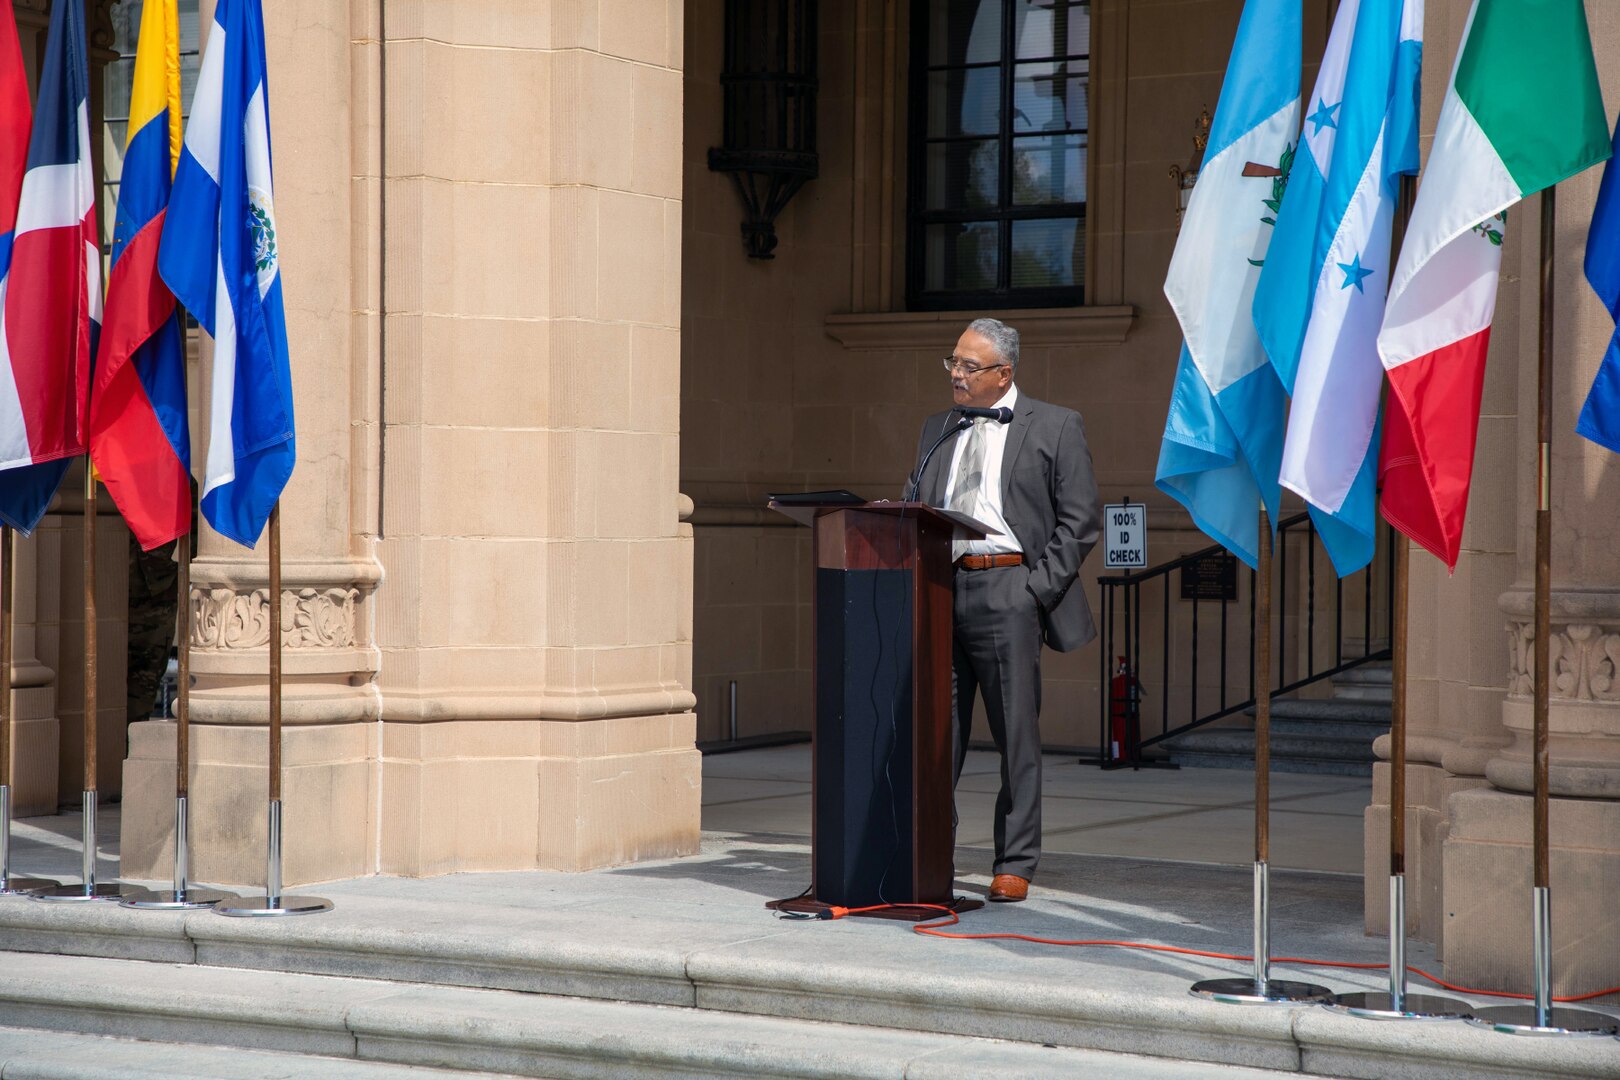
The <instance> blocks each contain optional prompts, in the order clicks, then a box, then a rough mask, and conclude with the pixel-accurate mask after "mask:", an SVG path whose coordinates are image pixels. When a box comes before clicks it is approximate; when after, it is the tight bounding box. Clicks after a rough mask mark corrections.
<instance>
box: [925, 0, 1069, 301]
mask: <svg viewBox="0 0 1620 1080" xmlns="http://www.w3.org/2000/svg"><path fill="white" fill-rule="evenodd" d="M1090 53H1091V4H1090V0H914V7H913V15H912V52H911V94H910V102H911V133H910V169H909V177H910V180H909V190H908V193H907V203H908V214H907V221H908V229H907V233H908V236H907V270H908V273H907V283H906V294H907V302H908V304H909V306H911V307H913V308H923V309H951V308H983V307H1002V308H1010V307H1044V306H1057V305H1071V304H1080V303H1081V302H1082V300H1083V295H1082V290H1083V285H1084V277H1085V224H1086V133H1087V102H1086V94H1087V76H1088V74H1089V70H1090Z"/></svg>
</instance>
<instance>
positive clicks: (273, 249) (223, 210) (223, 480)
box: [158, 0, 297, 547]
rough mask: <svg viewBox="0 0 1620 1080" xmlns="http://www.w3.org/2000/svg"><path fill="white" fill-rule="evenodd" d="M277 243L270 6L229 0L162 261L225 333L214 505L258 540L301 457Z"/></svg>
mask: <svg viewBox="0 0 1620 1080" xmlns="http://www.w3.org/2000/svg"><path fill="white" fill-rule="evenodd" d="M278 242H279V241H278V236H277V233H276V219H275V198H274V185H273V183H272V181H271V158H270V106H269V95H268V83H267V80H266V69H265V49H264V15H263V11H262V9H261V8H260V6H259V2H258V0H219V3H218V4H217V6H216V7H215V8H214V25H213V27H212V28H211V29H210V31H209V34H208V44H207V48H206V49H205V51H204V53H203V58H202V68H201V71H200V72H199V75H198V80H197V90H196V93H195V94H194V96H193V97H192V101H191V118H190V122H189V125H188V127H187V129H186V136H185V145H184V149H183V150H182V152H181V155H180V166H179V169H178V171H177V172H176V174H175V179H174V191H173V194H172V196H171V198H170V202H169V212H168V217H167V220H166V221H165V223H164V226H163V240H162V245H161V247H160V249H159V252H158V270H159V272H160V273H161V274H162V276H163V280H164V281H165V282H166V283H167V284H168V286H169V288H170V289H172V290H173V291H174V294H175V296H176V297H177V298H179V301H180V303H182V304H184V305H185V307H186V309H187V310H188V311H190V312H191V313H192V315H194V316H195V317H196V319H197V321H198V322H199V323H200V324H201V325H202V328H203V329H204V330H205V331H207V333H208V334H209V336H211V337H212V338H213V339H214V364H213V375H212V379H211V384H210V388H209V390H210V393H209V405H208V457H207V462H206V465H205V470H204V479H203V495H202V512H203V516H204V517H206V518H207V519H208V523H209V524H210V525H212V526H213V527H214V529H215V530H216V531H218V532H219V533H220V534H221V535H223V536H226V537H229V538H230V539H232V540H235V541H236V542H237V543H239V544H243V545H246V546H248V547H252V546H253V544H254V543H255V542H256V541H257V540H258V537H259V534H260V533H261V532H262V531H263V530H264V525H265V522H266V521H267V520H268V518H269V516H270V511H271V509H272V508H274V506H275V503H276V500H277V499H279V498H280V496H281V492H282V489H283V488H284V487H285V486H286V484H287V481H288V479H289V478H290V477H291V476H292V470H293V463H294V460H295V459H296V457H297V449H296V443H295V439H294V432H293V396H292V372H291V368H290V365H289V362H288V356H287V327H286V319H285V317H284V315H283V311H282V299H281V275H280V272H279V270H280V259H279V250H278V247H277V245H278Z"/></svg>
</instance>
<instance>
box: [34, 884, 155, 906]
mask: <svg viewBox="0 0 1620 1080" xmlns="http://www.w3.org/2000/svg"><path fill="white" fill-rule="evenodd" d="M126 888H127V887H126V886H123V885H120V884H118V883H117V882H110V883H109V882H98V883H97V884H95V885H91V886H89V887H88V888H86V887H85V886H83V885H55V886H51V887H50V888H45V889H36V890H35V891H34V892H31V893H29V894H28V895H29V896H32V897H33V898H34V899H35V900H50V901H55V902H62V903H69V904H72V903H82V902H84V901H88V900H122V899H123V898H124V897H125V896H126V895H128V894H130V893H134V892H136V891H137V890H135V889H127V892H126Z"/></svg>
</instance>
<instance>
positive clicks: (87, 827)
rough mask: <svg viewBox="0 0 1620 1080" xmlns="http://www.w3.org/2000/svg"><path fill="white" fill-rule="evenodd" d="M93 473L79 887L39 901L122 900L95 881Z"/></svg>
mask: <svg viewBox="0 0 1620 1080" xmlns="http://www.w3.org/2000/svg"><path fill="white" fill-rule="evenodd" d="M97 487H98V484H97V482H96V470H95V466H94V465H92V464H91V463H90V458H89V456H88V455H86V457H85V459H84V548H83V551H84V571H83V572H84V724H83V730H84V793H83V796H82V799H83V803H82V812H83V814H84V829H83V837H82V841H81V842H82V844H83V852H82V861H81V869H80V876H81V877H82V878H83V884H81V885H61V886H58V887H56V888H54V889H43V890H40V891H38V892H35V893H34V894H33V895H34V896H35V897H37V898H38V899H41V900H122V899H123V896H124V892H123V889H122V888H121V887H119V886H118V885H117V884H116V883H112V882H102V883H99V884H98V883H97V882H96V771H97V765H98V762H97V760H96V740H97V724H96V709H97V707H98V703H97V701H96V689H97V688H96V677H97V670H98V667H97V662H96V661H97V657H96V618H97V615H96V488H97Z"/></svg>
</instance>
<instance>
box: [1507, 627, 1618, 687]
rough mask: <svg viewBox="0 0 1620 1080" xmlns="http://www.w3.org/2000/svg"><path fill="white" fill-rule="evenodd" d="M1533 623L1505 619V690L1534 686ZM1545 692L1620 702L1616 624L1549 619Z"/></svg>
mask: <svg viewBox="0 0 1620 1080" xmlns="http://www.w3.org/2000/svg"><path fill="white" fill-rule="evenodd" d="M1535 636H1536V635H1535V625H1534V623H1530V622H1520V621H1514V622H1512V623H1509V624H1508V685H1507V689H1508V693H1509V694H1510V695H1513V696H1516V697H1529V696H1530V695H1531V693H1533V692H1534V690H1535ZM1550 661H1551V665H1552V686H1551V687H1550V688H1549V696H1550V697H1553V698H1561V699H1564V700H1568V701H1597V702H1614V703H1620V626H1605V625H1600V624H1598V623H1591V622H1568V623H1553V624H1552V640H1551V656H1550Z"/></svg>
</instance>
